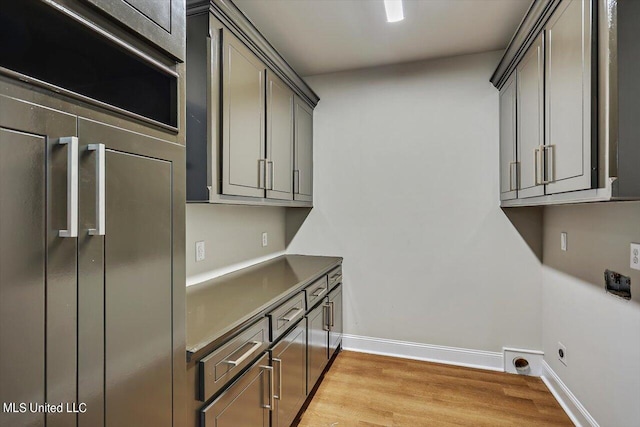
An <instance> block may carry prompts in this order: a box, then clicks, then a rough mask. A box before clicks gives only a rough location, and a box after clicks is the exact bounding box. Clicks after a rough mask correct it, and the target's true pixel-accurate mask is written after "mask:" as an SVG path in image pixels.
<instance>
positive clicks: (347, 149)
mask: <svg viewBox="0 0 640 427" xmlns="http://www.w3.org/2000/svg"><path fill="white" fill-rule="evenodd" d="M499 57H500V53H499V52H491V53H485V54H479V55H470V56H462V57H456V58H450V59H443V60H436V61H428V62H419V63H412V64H405V65H397V66H390V67H382V68H376V69H366V70H358V71H353V72H344V73H336V74H327V75H320V76H314V77H311V78H309V79H308V82H309V83H310V85H311V86H312V87H313V89H314V90H315V91H316V92H317V93H318V94H319V95H320V98H321V101H320V104H319V105H318V107H317V109H316V112H315V114H314V120H315V123H314V138H315V146H314V149H315V167H316V169H315V188H314V191H315V200H316V206H315V207H314V209H313V210H312V211H311V213H310V215H309V217H308V218H307V220H306V221H305V223H304V224H303V225H302V227H301V229H300V230H299V231H298V233H297V235H296V236H295V237H294V238H293V240H292V242H291V244H290V245H289V247H288V249H287V251H288V252H290V253H306V254H326V255H339V256H343V257H344V258H345V260H344V274H345V283H346V288H345V293H346V295H345V333H348V334H354V335H363V336H371V337H378V338H386V339H395V340H402V341H411V342H418V343H426V344H436V345H444V346H453V347H463V348H472V349H478V350H488V351H501V348H502V346H505V345H506V346H517V347H523V348H531V349H539V348H540V347H541V319H540V315H541V305H540V298H541V292H540V283H541V268H540V262H539V261H538V259H537V257H536V256H535V255H534V254H533V253H532V252H531V250H530V249H529V247H528V246H527V245H526V243H525V242H524V241H523V239H522V238H521V237H520V236H519V234H518V232H517V231H516V230H515V229H514V227H513V226H512V225H511V223H510V222H509V220H508V219H507V218H506V216H505V214H504V213H503V212H502V211H501V209H500V208H499V207H498V199H499V195H498V144H497V141H498V117H497V114H498V92H497V91H496V90H495V88H493V87H492V86H491V84H490V83H489V77H490V76H491V73H492V72H493V70H494V68H495V65H496V64H497V62H498V60H499Z"/></svg>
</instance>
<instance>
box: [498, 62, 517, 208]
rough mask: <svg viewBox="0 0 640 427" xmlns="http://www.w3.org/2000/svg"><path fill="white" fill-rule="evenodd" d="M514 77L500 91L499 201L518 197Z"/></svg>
mask: <svg viewBox="0 0 640 427" xmlns="http://www.w3.org/2000/svg"><path fill="white" fill-rule="evenodd" d="M516 169H517V164H516V75H515V73H514V74H512V75H511V77H509V79H508V80H507V82H506V83H505V85H504V86H503V87H502V89H501V90H500V200H511V199H515V198H516V197H517V196H518V192H517V188H518V183H517V181H516V176H517V173H516Z"/></svg>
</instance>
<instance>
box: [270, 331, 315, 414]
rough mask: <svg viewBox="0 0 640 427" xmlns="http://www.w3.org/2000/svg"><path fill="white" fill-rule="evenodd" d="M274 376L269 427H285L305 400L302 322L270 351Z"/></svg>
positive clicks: (305, 337) (305, 364)
mask: <svg viewBox="0 0 640 427" xmlns="http://www.w3.org/2000/svg"><path fill="white" fill-rule="evenodd" d="M271 354H272V358H271V362H272V366H273V369H274V374H275V392H274V407H273V411H272V413H271V414H272V415H271V417H272V418H271V421H272V422H271V427H289V426H290V425H291V424H292V422H293V420H294V418H295V416H296V414H297V413H298V411H299V410H300V408H301V407H302V404H303V403H304V400H305V399H306V397H307V375H306V374H307V333H306V319H301V320H300V321H299V322H298V324H297V325H296V326H295V327H294V328H293V329H292V330H291V331H290V332H289V333H288V334H287V335H285V336H284V337H283V338H282V340H281V341H280V342H279V343H278V344H276V345H275V346H274V347H273V350H271Z"/></svg>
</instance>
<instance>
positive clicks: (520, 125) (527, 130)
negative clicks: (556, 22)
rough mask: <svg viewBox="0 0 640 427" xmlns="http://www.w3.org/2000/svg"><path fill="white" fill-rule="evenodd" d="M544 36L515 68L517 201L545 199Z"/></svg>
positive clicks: (532, 46)
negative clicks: (542, 157) (534, 197)
mask: <svg viewBox="0 0 640 427" xmlns="http://www.w3.org/2000/svg"><path fill="white" fill-rule="evenodd" d="M543 40H544V33H541V34H540V35H539V36H538V38H537V39H536V40H535V42H534V43H533V44H532V45H531V47H530V48H529V51H528V52H527V54H526V55H525V56H524V57H523V58H522V61H521V62H520V64H518V67H517V68H516V76H517V96H516V98H517V110H518V113H517V120H516V123H517V126H516V127H517V157H518V166H517V172H518V173H517V175H518V177H517V181H518V197H519V198H525V197H533V196H542V195H544V185H543V184H542V180H543V176H542V175H543V174H544V169H543V168H544V165H543V164H542V162H541V161H540V160H541V156H540V154H541V150H543V148H542V146H543V145H544V44H543Z"/></svg>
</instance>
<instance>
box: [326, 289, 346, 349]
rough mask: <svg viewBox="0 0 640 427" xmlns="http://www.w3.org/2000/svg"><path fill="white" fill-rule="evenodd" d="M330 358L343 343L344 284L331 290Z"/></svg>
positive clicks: (329, 320) (329, 298)
mask: <svg viewBox="0 0 640 427" xmlns="http://www.w3.org/2000/svg"><path fill="white" fill-rule="evenodd" d="M328 300H329V301H328V302H329V307H328V308H329V319H328V322H327V323H328V329H329V358H331V356H333V354H334V353H335V352H336V350H337V349H338V347H339V346H340V343H342V330H343V326H342V325H343V323H342V285H338V286H337V287H336V288H335V289H333V290H332V291H331V292H329V296H328Z"/></svg>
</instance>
